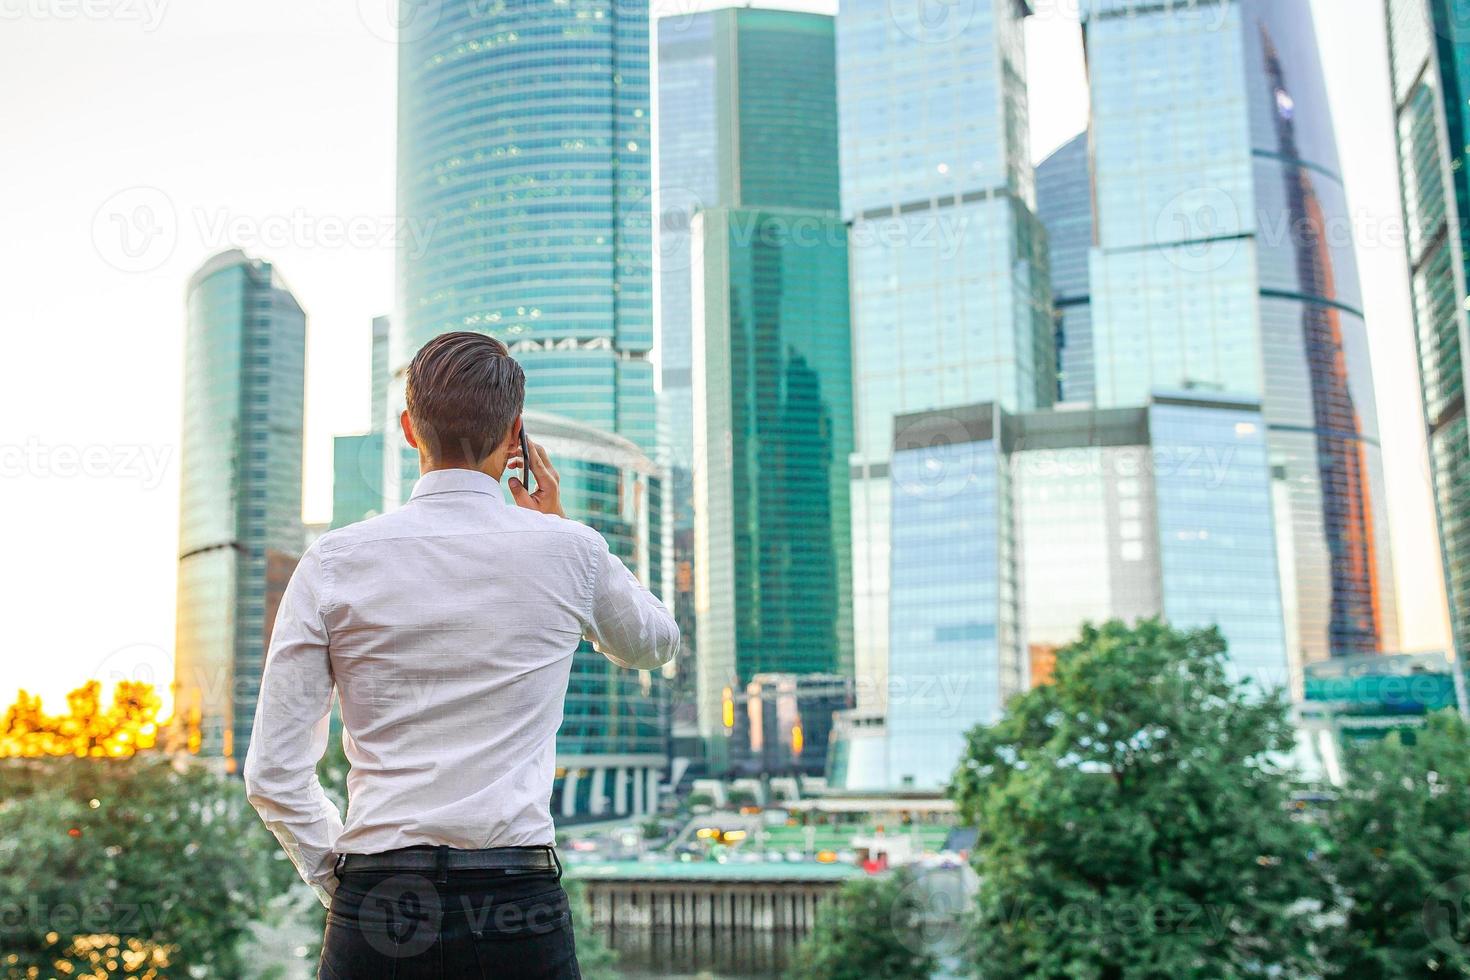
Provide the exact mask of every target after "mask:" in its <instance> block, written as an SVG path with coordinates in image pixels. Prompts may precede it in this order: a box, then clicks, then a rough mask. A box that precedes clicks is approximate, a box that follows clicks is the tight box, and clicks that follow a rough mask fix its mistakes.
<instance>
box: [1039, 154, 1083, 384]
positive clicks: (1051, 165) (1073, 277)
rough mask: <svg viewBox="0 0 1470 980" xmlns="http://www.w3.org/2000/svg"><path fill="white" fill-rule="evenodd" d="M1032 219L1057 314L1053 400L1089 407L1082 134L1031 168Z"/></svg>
mask: <svg viewBox="0 0 1470 980" xmlns="http://www.w3.org/2000/svg"><path fill="white" fill-rule="evenodd" d="M1036 216H1037V217H1038V218H1040V219H1041V224H1042V226H1043V227H1044V228H1046V241H1047V258H1048V261H1047V265H1048V268H1049V270H1050V273H1051V298H1052V306H1053V308H1054V309H1055V311H1056V358H1057V359H1056V367H1057V401H1059V402H1075V403H1077V404H1084V405H1085V404H1090V403H1091V402H1092V399H1093V382H1092V371H1093V364H1092V305H1091V297H1090V294H1089V290H1088V285H1087V264H1088V257H1089V255H1090V253H1091V252H1092V171H1091V168H1090V166H1089V165H1088V157H1087V133H1085V132H1082V133H1078V134H1077V135H1076V136H1074V137H1072V139H1070V140H1068V141H1067V142H1066V143H1064V144H1062V146H1061V147H1060V148H1059V149H1058V150H1056V152H1054V153H1052V155H1051V156H1049V157H1047V158H1046V159H1045V160H1043V161H1041V163H1039V164H1037V166H1036Z"/></svg>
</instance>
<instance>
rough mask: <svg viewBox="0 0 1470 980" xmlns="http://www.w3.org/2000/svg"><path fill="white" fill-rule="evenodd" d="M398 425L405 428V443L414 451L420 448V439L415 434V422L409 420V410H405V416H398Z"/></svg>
mask: <svg viewBox="0 0 1470 980" xmlns="http://www.w3.org/2000/svg"><path fill="white" fill-rule="evenodd" d="M398 424H399V425H401V426H403V439H404V441H405V442H407V443H408V444H409V445H410V446H412V447H413V448H414V449H417V448H419V440H418V437H417V436H415V435H414V434H413V422H412V421H410V420H409V417H408V409H406V408H405V409H404V410H403V414H401V415H399V416H398Z"/></svg>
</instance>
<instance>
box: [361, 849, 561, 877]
mask: <svg viewBox="0 0 1470 980" xmlns="http://www.w3.org/2000/svg"><path fill="white" fill-rule="evenodd" d="M345 871H402V872H416V873H418V874H435V875H443V874H446V873H448V872H451V871H509V872H520V873H525V872H536V871H551V872H555V873H556V874H557V875H558V876H559V875H560V874H561V862H560V861H558V860H557V857H556V851H555V850H554V849H552V848H551V847H486V848H482V849H480V850H475V851H469V850H461V849H460V848H457V847H400V848H398V849H397V850H394V851H383V852H382V853H381V854H343V855H340V856H339V857H338V858H337V873H338V874H342V873H343V872H345Z"/></svg>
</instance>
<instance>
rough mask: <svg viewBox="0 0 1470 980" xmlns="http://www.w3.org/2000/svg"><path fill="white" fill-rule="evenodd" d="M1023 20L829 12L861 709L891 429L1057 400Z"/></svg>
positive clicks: (965, 11)
mask: <svg viewBox="0 0 1470 980" xmlns="http://www.w3.org/2000/svg"><path fill="white" fill-rule="evenodd" d="M1031 13H1032V8H1031V4H1030V3H1029V2H1026V0H995V2H985V3H977V4H967V5H962V6H948V7H942V8H941V7H934V8H933V9H930V8H929V7H926V6H925V5H923V4H900V5H895V4H892V3H889V2H888V0H844V2H843V3H842V4H841V5H840V7H839V13H838V46H837V47H838V91H839V99H840V108H841V112H840V121H841V154H842V212H843V215H844V217H845V218H847V219H848V220H849V221H850V222H851V225H852V232H851V235H852V283H853V289H852V324H853V326H852V330H853V340H854V347H853V361H854V372H855V373H854V376H853V384H854V390H855V396H856V423H855V441H856V445H855V449H856V456H855V463H854V469H853V472H852V510H853V521H852V526H853V529H854V536H853V562H852V564H853V578H854V596H853V602H854V633H855V636H856V648H855V662H856V671H857V675H858V677H859V678H860V679H864V678H868V679H871V680H872V681H873V683H869V684H860V686H859V699H860V700H861V699H862V698H863V697H865V696H866V695H865V694H864V692H865V691H876V692H881V691H883V690H885V689H886V685H885V684H884V683H883V680H882V679H883V677H884V676H885V674H886V672H887V658H888V636H889V632H890V631H889V621H888V608H889V581H888V574H889V554H888V547H889V544H888V542H889V498H888V492H889V472H888V467H889V453H890V449H891V445H892V438H893V419H894V418H895V417H897V416H899V415H902V414H906V413H912V412H919V411H924V410H928V409H936V408H943V407H946V406H956V405H969V404H974V403H976V402H982V401H992V402H995V403H997V404H999V405H1001V406H1003V407H1004V408H1005V409H1006V410H1008V411H1018V412H1019V411H1030V410H1033V409H1036V408H1040V407H1045V406H1047V405H1049V404H1051V403H1052V401H1053V400H1054V398H1055V391H1056V368H1055V362H1056V355H1055V352H1054V347H1053V332H1054V329H1055V328H1054V324H1053V321H1052V316H1051V290H1050V286H1049V285H1048V283H1047V273H1046V255H1045V249H1044V246H1043V244H1042V243H1043V241H1044V234H1043V232H1042V230H1041V226H1040V224H1039V222H1038V221H1037V219H1036V216H1035V204H1036V197H1035V188H1034V173H1033V170H1032V166H1031V148H1030V137H1029V128H1030V124H1029V116H1028V108H1027V96H1026V52H1025V39H1024V21H1025V18H1026V17H1028V16H1030V14H1031ZM878 707H880V708H881V704H880V705H878Z"/></svg>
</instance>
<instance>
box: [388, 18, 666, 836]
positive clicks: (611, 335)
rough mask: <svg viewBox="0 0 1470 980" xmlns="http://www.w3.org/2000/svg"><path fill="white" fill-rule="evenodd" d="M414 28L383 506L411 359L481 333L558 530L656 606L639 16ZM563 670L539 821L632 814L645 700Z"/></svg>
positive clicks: (649, 731) (652, 747) (659, 750)
mask: <svg viewBox="0 0 1470 980" xmlns="http://www.w3.org/2000/svg"><path fill="white" fill-rule="evenodd" d="M415 26H416V28H417V27H419V26H422V27H423V29H422V30H419V29H415V30H413V31H408V32H405V34H404V36H402V37H401V38H400V44H399V45H398V213H399V218H400V221H401V222H402V225H403V230H404V235H403V236H402V238H401V240H400V244H399V250H398V268H397V276H398V301H397V311H396V312H395V314H394V316H393V318H392V322H391V324H390V331H389V334H390V339H389V357H388V363H389V367H390V369H391V372H392V379H391V382H390V385H389V391H388V396H387V398H386V400H385V402H386V404H385V415H386V416H387V418H388V424H387V426H386V427H385V439H386V444H385V446H384V451H383V492H384V501H385V506H395V505H397V504H398V503H400V502H402V501H403V500H404V499H406V497H407V495H408V493H409V492H410V488H411V485H412V482H413V481H414V479H416V478H417V475H418V460H417V456H416V454H414V453H412V452H410V451H408V450H407V448H406V446H405V445H404V443H403V439H402V436H401V435H400V434H399V433H398V432H397V431H396V424H395V423H396V416H397V413H398V412H399V411H400V410H401V409H402V407H403V390H404V385H405V381H406V372H407V368H408V364H409V362H410V361H411V360H412V357H413V355H414V354H415V353H416V352H417V351H418V349H419V348H420V347H422V346H423V344H425V343H426V342H428V341H429V340H431V339H432V338H433V337H435V336H437V335H439V334H441V333H444V332H446V331H451V330H474V331H481V332H484V333H487V334H492V335H494V336H495V337H498V338H499V339H500V340H502V341H504V342H505V343H506V344H507V345H508V346H509V348H510V350H511V352H512V353H513V354H514V356H515V357H516V359H517V361H519V362H520V363H521V365H522V366H523V367H524V368H525V371H526V379H527V392H526V408H527V414H526V426H527V430H528V432H529V434H530V436H531V438H532V439H534V440H535V441H537V442H540V443H542V444H544V445H545V446H546V448H547V449H548V451H549V452H550V453H551V454H552V456H553V457H554V458H555V459H556V465H557V469H558V470H559V471H560V473H561V494H562V503H563V506H564V507H565V509H566V512H567V514H568V515H569V516H571V517H572V518H573V519H576V520H581V521H584V522H586V523H588V524H590V525H592V526H594V527H596V528H597V529H598V530H600V531H602V533H603V534H604V536H605V537H607V538H608V541H609V544H610V546H612V547H613V549H614V551H615V552H617V553H618V554H619V555H620V556H622V557H625V559H628V560H629V561H630V564H636V565H637V566H638V573H639V574H640V575H642V576H644V579H645V581H647V582H648V583H649V585H650V587H651V588H652V589H653V591H654V592H655V593H656V594H658V595H660V596H667V595H668V592H667V579H668V577H669V572H670V568H669V564H668V550H667V548H668V541H667V537H668V535H667V531H666V527H667V514H666V509H665V507H664V505H663V502H662V501H663V495H664V494H665V493H666V487H665V482H666V481H665V480H664V479H663V478H662V476H661V470H660V468H659V467H658V466H657V465H656V464H655V463H654V462H651V461H650V454H652V453H653V452H654V449H655V426H656V414H655V405H654V377H653V365H652V361H651V360H650V353H651V350H652V347H653V300H652V289H653V274H652V204H651V200H650V198H651V183H650V173H649V170H650V160H651V154H652V146H651V123H652V119H651V112H650V103H649V20H648V9H647V5H646V3H643V2H641V0H632V2H629V3H620V4H607V3H601V2H593V0H570V2H568V3H547V4H508V5H507V4H499V5H494V4H489V5H484V4H468V5H462V6H449V5H446V6H444V7H443V9H442V10H439V11H438V12H437V14H436V16H435V17H434V18H433V19H432V24H431V25H430V24H427V23H426V24H424V25H417V24H416V25H415ZM635 531H636V533H634V532H635ZM630 542H634V543H636V544H637V546H638V547H639V548H642V549H643V551H641V552H638V553H637V554H636V558H634V557H630V555H632V554H633V553H632V552H630V550H629V549H630V548H631V547H632V545H631V544H630ZM577 656H578V658H579V659H578V661H577V663H576V664H575V665H574V671H573V678H572V687H571V690H570V691H569V693H568V701H567V715H566V720H565V722H564V724H563V727H562V729H561V731H560V732H559V733H558V737H557V753H558V759H559V762H558V765H559V767H560V772H559V775H558V779H557V782H556V789H555V791H554V796H553V811H554V813H555V814H556V815H557V816H558V818H559V819H562V820H567V819H580V818H582V817H585V816H600V815H604V814H619V815H621V814H624V813H633V812H639V813H641V812H647V810H648V809H649V808H650V807H651V806H652V805H653V802H654V800H653V796H652V793H651V791H650V787H651V786H652V785H653V784H654V783H655V781H656V778H657V777H656V773H657V771H659V769H660V768H661V767H662V765H663V759H664V749H665V744H664V735H663V732H664V731H665V729H666V723H665V719H664V718H663V715H662V711H663V707H662V696H661V693H660V690H659V687H658V681H656V680H655V679H654V677H653V675H651V674H649V673H647V672H641V673H640V672H636V671H620V670H618V669H617V668H613V667H612V666H611V665H610V664H607V663H606V662H605V661H603V660H602V658H600V657H599V656H597V655H595V654H592V653H590V648H589V650H584V651H582V652H580V653H579V654H578V655H577ZM655 763H656V765H655Z"/></svg>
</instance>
